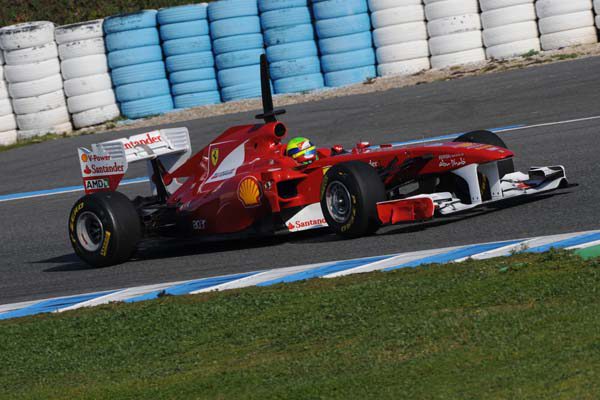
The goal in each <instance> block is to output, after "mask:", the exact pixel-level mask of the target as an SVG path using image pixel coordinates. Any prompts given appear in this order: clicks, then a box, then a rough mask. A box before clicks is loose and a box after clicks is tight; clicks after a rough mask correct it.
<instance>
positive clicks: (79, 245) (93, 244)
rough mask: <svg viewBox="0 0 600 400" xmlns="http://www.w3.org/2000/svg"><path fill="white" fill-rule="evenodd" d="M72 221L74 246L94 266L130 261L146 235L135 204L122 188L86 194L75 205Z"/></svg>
mask: <svg viewBox="0 0 600 400" xmlns="http://www.w3.org/2000/svg"><path fill="white" fill-rule="evenodd" d="M68 225H69V238H70V240H71V245H72V246H73V250H75V253H76V254H77V255H78V256H79V257H80V258H81V259H82V260H83V261H85V262H86V263H88V264H89V265H91V266H92V267H107V266H110V265H115V264H120V263H123V262H125V261H127V260H128V259H129V258H130V257H131V255H132V254H133V252H134V251H135V249H136V246H137V244H138V242H139V240H140V238H141V236H142V229H141V222H140V218H139V216H138V213H137V211H136V209H135V207H134V206H133V204H132V203H131V201H130V200H129V199H128V198H127V197H126V196H125V195H124V194H122V193H119V192H104V193H94V194H91V195H86V196H84V197H82V198H81V199H79V200H78V201H77V203H75V205H74V206H73V208H72V209H71V214H70V216H69V222H68Z"/></svg>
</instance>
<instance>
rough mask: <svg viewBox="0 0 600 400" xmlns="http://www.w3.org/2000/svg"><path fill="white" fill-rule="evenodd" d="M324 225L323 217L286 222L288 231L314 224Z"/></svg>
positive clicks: (311, 226)
mask: <svg viewBox="0 0 600 400" xmlns="http://www.w3.org/2000/svg"><path fill="white" fill-rule="evenodd" d="M325 225H327V221H325V218H319V219H309V220H304V221H294V222H293V223H292V222H290V223H288V225H287V227H288V229H289V230H290V231H299V230H305V229H310V228H313V227H315V226H325Z"/></svg>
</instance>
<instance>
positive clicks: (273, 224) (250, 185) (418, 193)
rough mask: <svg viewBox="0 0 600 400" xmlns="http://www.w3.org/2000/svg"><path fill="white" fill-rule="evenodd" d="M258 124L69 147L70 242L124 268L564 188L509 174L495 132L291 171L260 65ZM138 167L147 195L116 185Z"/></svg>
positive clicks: (537, 173)
mask: <svg viewBox="0 0 600 400" xmlns="http://www.w3.org/2000/svg"><path fill="white" fill-rule="evenodd" d="M261 65H262V68H261V79H262V90H263V107H264V112H263V114H261V115H258V116H257V118H258V119H262V120H264V123H259V124H252V125H244V126H236V127H232V128H230V129H228V130H226V131H225V132H224V133H223V134H222V135H220V136H219V137H217V138H216V139H215V140H213V141H212V142H211V143H210V144H209V145H208V146H206V147H205V148H203V149H202V150H201V151H200V152H198V153H197V154H195V155H193V156H192V153H191V144H190V138H189V134H188V131H187V129H186V128H174V129H162V130H158V131H153V132H149V133H145V134H141V135H136V136H132V137H130V138H124V139H119V140H113V141H109V142H104V143H99V144H95V145H92V148H91V150H88V149H86V148H80V149H79V161H80V165H81V173H82V176H83V185H84V189H85V193H86V194H85V196H84V197H82V198H81V199H79V200H78V201H77V202H76V203H75V205H74V206H73V208H72V210H71V213H70V216H69V220H68V226H69V237H70V240H71V243H72V245H73V248H74V250H75V252H76V254H77V255H79V257H81V258H82V259H83V260H84V261H85V262H87V263H89V264H90V265H92V266H95V267H101V266H109V265H114V264H118V263H122V262H125V261H127V260H128V259H129V258H130V257H131V256H132V255H133V253H134V251H135V250H136V246H137V245H138V243H139V242H140V241H141V240H142V239H145V238H156V237H203V238H210V239H211V240H214V239H224V238H230V237H238V238H239V237H247V235H271V234H277V233H280V232H298V231H303V230H308V229H314V228H326V227H328V228H329V229H330V230H332V231H333V232H335V233H337V234H339V235H341V236H343V237H346V238H356V237H361V236H365V235H370V234H373V233H375V232H376V231H377V230H378V229H379V228H380V227H381V226H383V225H389V224H399V223H407V222H415V221H425V220H430V219H432V218H441V217H444V216H448V215H452V214H456V213H461V212H465V211H468V210H472V209H475V208H478V207H482V206H488V205H492V204H497V203H499V202H502V201H505V200H507V199H514V198H517V197H522V198H524V197H527V196H532V195H536V194H539V193H544V192H548V191H551V190H555V189H558V188H561V187H565V186H566V185H567V179H566V175H565V169H564V168H563V167H562V166H553V167H535V168H531V169H530V170H529V172H528V173H521V172H515V171H514V166H513V160H512V157H513V153H512V152H511V151H510V150H508V149H507V148H506V145H505V144H504V142H503V141H502V140H501V139H500V138H499V137H498V136H497V135H495V134H494V133H492V132H488V131H476V132H471V133H467V134H465V135H463V136H461V137H459V138H458V139H456V140H455V141H454V142H451V143H428V144H419V145H412V146H395V145H392V144H382V145H378V146H371V145H370V144H368V143H364V142H363V143H359V144H358V145H356V147H354V148H352V149H349V150H345V149H343V148H342V147H341V146H334V147H333V148H320V149H317V154H318V157H316V160H315V161H314V162H312V163H310V164H300V163H298V162H297V161H296V160H294V159H292V158H291V157H288V156H287V155H286V153H285V150H286V148H285V145H284V144H283V143H282V142H283V140H284V138H285V137H286V134H287V128H286V126H285V125H284V124H283V123H281V122H278V121H277V119H276V116H277V115H279V114H283V113H284V111H283V110H274V109H273V102H272V96H271V90H270V84H269V74H268V65H267V62H266V60H265V59H264V57H263V59H262V60H261ZM139 161H146V162H147V166H148V171H149V175H150V177H151V178H150V181H151V186H152V193H153V194H152V195H151V196H147V197H141V196H139V197H137V198H135V199H134V200H133V201H131V200H130V199H129V198H128V197H126V196H125V195H124V194H122V193H120V192H118V191H117V188H118V186H119V184H120V182H121V180H122V178H123V176H124V175H125V173H126V172H127V168H128V165H129V164H130V163H134V162H139Z"/></svg>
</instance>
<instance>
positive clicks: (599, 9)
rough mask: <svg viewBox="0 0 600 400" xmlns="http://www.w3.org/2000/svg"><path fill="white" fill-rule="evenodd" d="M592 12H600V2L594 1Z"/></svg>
mask: <svg viewBox="0 0 600 400" xmlns="http://www.w3.org/2000/svg"><path fill="white" fill-rule="evenodd" d="M594 10H595V11H596V14H598V13H599V12H600V0H594Z"/></svg>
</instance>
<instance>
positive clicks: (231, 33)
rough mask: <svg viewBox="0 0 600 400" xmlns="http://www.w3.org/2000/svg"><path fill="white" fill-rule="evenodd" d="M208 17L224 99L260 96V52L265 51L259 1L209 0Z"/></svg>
mask: <svg viewBox="0 0 600 400" xmlns="http://www.w3.org/2000/svg"><path fill="white" fill-rule="evenodd" d="M208 18H209V21H210V33H211V36H212V39H213V51H214V54H215V63H216V66H217V71H218V75H217V76H218V81H219V85H220V87H221V98H222V99H223V101H233V100H240V99H248V98H253V97H259V96H260V91H261V89H260V74H258V73H257V71H258V68H259V64H260V55H261V54H264V46H263V36H262V30H261V26H260V17H259V16H258V3H257V0H220V1H215V2H212V3H209V5H208Z"/></svg>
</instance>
